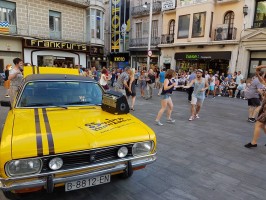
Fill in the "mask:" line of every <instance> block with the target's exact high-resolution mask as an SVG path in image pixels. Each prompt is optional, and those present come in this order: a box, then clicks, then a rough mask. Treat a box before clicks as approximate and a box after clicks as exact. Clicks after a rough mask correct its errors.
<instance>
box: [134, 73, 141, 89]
mask: <svg viewBox="0 0 266 200" xmlns="http://www.w3.org/2000/svg"><path fill="white" fill-rule="evenodd" d="M139 76H140V74H139V70H136V71H135V74H134V79H135V81H134V83H135V85H136V86H138V80H139Z"/></svg>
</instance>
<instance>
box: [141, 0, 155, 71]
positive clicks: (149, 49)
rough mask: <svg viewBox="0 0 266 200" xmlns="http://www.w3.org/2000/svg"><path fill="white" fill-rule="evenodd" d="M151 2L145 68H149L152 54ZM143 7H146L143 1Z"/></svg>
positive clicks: (146, 4)
mask: <svg viewBox="0 0 266 200" xmlns="http://www.w3.org/2000/svg"><path fill="white" fill-rule="evenodd" d="M152 3H153V0H151V1H150V18H149V37H148V51H147V70H149V68H150V57H151V55H152V52H151V28H152ZM143 7H144V8H147V7H148V3H147V2H145V4H144V5H143Z"/></svg>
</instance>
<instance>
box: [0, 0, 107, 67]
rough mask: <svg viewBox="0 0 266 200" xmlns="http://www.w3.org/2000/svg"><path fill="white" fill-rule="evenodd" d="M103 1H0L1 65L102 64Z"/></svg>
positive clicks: (85, 65)
mask: <svg viewBox="0 0 266 200" xmlns="http://www.w3.org/2000/svg"><path fill="white" fill-rule="evenodd" d="M104 13H105V10H104V6H103V1H102V0H100V1H99V0H98V1H96V0H95V1H92V0H91V1H82V0H75V1H74V0H62V1H60V2H58V1H56V0H0V41H1V42H0V44H1V45H0V65H2V68H3V66H5V65H7V64H9V63H11V64H12V62H11V61H12V59H13V58H14V57H21V58H22V59H23V60H24V62H26V63H31V64H32V65H37V66H51V65H55V66H62V67H73V66H75V65H82V67H90V66H92V65H104V60H105V57H104V48H103V47H104V17H105V16H104V15H105V14H104Z"/></svg>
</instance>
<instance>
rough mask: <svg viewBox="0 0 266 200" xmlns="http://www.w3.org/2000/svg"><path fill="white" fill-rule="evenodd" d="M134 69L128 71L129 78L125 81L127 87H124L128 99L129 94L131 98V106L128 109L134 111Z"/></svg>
mask: <svg viewBox="0 0 266 200" xmlns="http://www.w3.org/2000/svg"><path fill="white" fill-rule="evenodd" d="M135 81H136V80H135V69H134V68H133V69H131V70H130V73H129V79H128V81H127V85H128V88H125V90H126V95H127V99H128V100H129V98H130V96H131V97H132V99H131V107H130V110H132V111H135V109H134V105H135V101H136V85H135Z"/></svg>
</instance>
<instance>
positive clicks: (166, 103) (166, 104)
mask: <svg viewBox="0 0 266 200" xmlns="http://www.w3.org/2000/svg"><path fill="white" fill-rule="evenodd" d="M173 77H175V71H174V70H172V69H169V70H168V71H167V72H166V74H165V80H164V83H163V90H162V93H161V97H162V99H161V105H162V107H161V109H160V110H159V112H158V115H157V117H156V120H155V122H156V124H157V125H158V126H162V125H163V124H162V123H161V122H160V119H161V117H162V115H163V113H164V111H165V110H166V108H168V109H167V122H168V123H175V120H174V119H172V118H171V114H172V111H173V107H174V106H173V102H172V99H171V94H172V92H173V89H174V87H175V86H177V83H175V82H173V80H172V78H173Z"/></svg>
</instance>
